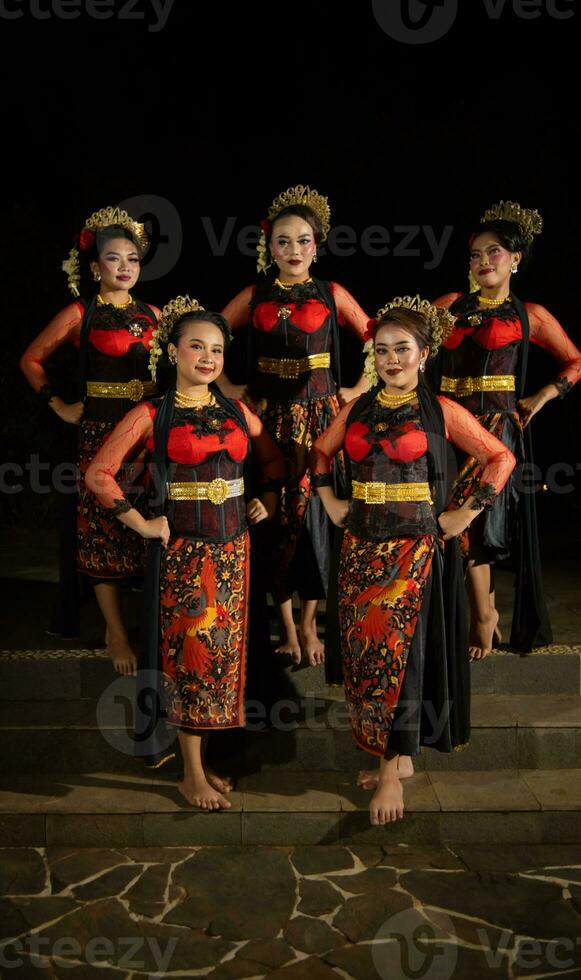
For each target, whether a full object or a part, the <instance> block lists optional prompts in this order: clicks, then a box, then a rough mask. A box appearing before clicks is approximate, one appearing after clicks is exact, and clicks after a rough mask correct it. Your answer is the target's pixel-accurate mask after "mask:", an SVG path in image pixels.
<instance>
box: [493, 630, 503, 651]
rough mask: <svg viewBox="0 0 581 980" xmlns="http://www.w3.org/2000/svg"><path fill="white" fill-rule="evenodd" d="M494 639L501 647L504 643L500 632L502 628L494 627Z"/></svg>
mask: <svg viewBox="0 0 581 980" xmlns="http://www.w3.org/2000/svg"><path fill="white" fill-rule="evenodd" d="M493 639H494V642H495V643H498V645H499V646H500V644H501V643H502V633H501V631H500V627H498V626H495V627H494V633H493Z"/></svg>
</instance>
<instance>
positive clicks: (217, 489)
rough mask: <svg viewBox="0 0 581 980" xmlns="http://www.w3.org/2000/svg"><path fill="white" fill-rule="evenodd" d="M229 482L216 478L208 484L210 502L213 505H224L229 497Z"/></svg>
mask: <svg viewBox="0 0 581 980" xmlns="http://www.w3.org/2000/svg"><path fill="white" fill-rule="evenodd" d="M229 489H230V488H229V487H228V482H227V481H226V480H222V479H221V478H220V477H216V479H215V480H212V482H211V483H208V500H210V501H211V502H212V503H213V504H223V503H224V501H225V500H226V498H227V497H228V491H229Z"/></svg>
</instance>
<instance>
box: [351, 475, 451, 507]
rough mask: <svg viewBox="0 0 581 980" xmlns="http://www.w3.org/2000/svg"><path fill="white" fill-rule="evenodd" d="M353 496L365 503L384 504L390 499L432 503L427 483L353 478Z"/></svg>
mask: <svg viewBox="0 0 581 980" xmlns="http://www.w3.org/2000/svg"><path fill="white" fill-rule="evenodd" d="M353 496H354V498H355V499H356V500H364V501H365V503H366V504H386V503H387V502H388V501H390V500H395V501H398V500H399V501H410V500H416V501H420V500H426V501H427V502H428V503H429V504H431V503H433V500H432V496H431V493H430V485H429V483H360V482H359V480H353Z"/></svg>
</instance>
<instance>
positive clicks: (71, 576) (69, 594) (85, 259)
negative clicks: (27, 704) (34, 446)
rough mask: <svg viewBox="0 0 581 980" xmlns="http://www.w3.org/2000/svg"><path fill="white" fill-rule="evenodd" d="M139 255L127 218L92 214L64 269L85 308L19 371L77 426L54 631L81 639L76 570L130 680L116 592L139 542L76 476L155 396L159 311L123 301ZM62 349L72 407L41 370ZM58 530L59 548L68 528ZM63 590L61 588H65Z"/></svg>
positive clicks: (60, 317) (70, 313) (140, 244)
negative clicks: (73, 358)
mask: <svg viewBox="0 0 581 980" xmlns="http://www.w3.org/2000/svg"><path fill="white" fill-rule="evenodd" d="M146 247H147V235H146V233H145V228H144V226H143V225H142V224H139V223H138V222H137V221H134V220H133V218H131V217H130V216H129V215H128V214H127V212H126V211H121V210H120V209H119V208H116V207H108V208H103V209H102V210H101V211H96V212H95V213H94V214H92V215H91V217H90V218H88V219H87V221H85V223H84V225H83V229H82V231H81V233H80V235H79V240H78V247H77V246H76V245H75V246H74V247H73V248H72V249H71V252H70V255H69V259H68V260H67V261H66V262H64V263H63V269H64V270H65V272H67V274H68V280H69V288H70V289H71V292H72V293H73V295H74V296H76V297H79V285H80V280H81V273H82V272H83V271H86V272H90V273H91V275H92V278H93V281H94V282H95V283H98V292H97V293H96V295H94V296H93V298H92V299H91V300H90V301H88V302H86V301H84V300H82V299H80V298H77V299H76V300H75V302H73V303H71V304H70V305H69V306H67V307H65V309H64V310H61V312H60V313H57V315H56V316H55V317H54V318H53V319H52V320H51V322H50V323H49V324H48V326H47V327H46V328H45V329H44V330H43V331H42V333H41V334H39V336H38V337H37V338H36V340H34V341H33V342H32V344H31V345H30V346H29V347H28V348H27V350H26V351H25V353H24V354H23V356H22V359H21V362H20V366H21V368H22V370H23V372H24V374H25V375H26V377H27V379H28V381H29V382H30V384H31V385H32V387H33V388H34V389H35V391H37V392H38V393H39V394H40V395H41V396H42V397H43V398H45V399H46V401H47V403H48V405H49V406H50V408H51V409H52V410H53V411H54V412H55V413H56V414H57V415H58V416H59V418H61V419H63V421H64V422H67V423H68V424H69V425H78V426H79V427H80V431H79V440H78V465H79V470H80V477H79V492H78V506H77V517H76V540H75V538H74V537H73V535H71V536H70V538H71V547H70V549H69V551H70V556H69V558H70V560H68V561H67V556H66V555H63V553H62V550H63V549H62V545H61V596H60V600H59V601H60V603H61V610H60V612H59V614H58V615H57V624H56V626H55V632H60V633H63V634H64V635H75V634H78V632H79V625H78V599H77V595H78V590H77V585H78V583H77V575H76V571H75V570H74V568H75V566H76V569H78V571H79V572H81V573H82V574H83V575H84V576H87V578H88V580H89V581H90V582H91V583H92V585H93V586H94V588H95V595H96V598H97V602H98V604H99V607H100V609H101V612H102V614H103V618H104V620H105V624H106V644H107V651H108V653H109V655H110V657H111V659H112V660H113V664H114V666H115V669H116V670H117V671H118V672H119V673H121V674H132V673H134V672H135V669H136V658H135V654H134V652H133V650H132V648H131V646H130V643H129V639H128V636H127V632H126V630H125V626H124V624H123V619H122V615H121V604H120V592H119V586H120V585H121V584H122V583H123V582H124V581H127V580H131V579H134V578H135V577H139V576H141V575H142V574H143V569H144V558H145V552H144V548H143V542H142V541H141V539H140V538H139V537H138V536H137V535H136V534H134V533H133V532H132V531H131V530H130V529H128V528H124V527H122V526H121V525H119V524H118V523H117V522H116V521H114V520H111V514H110V512H109V513H108V512H107V511H105V510H104V509H103V508H102V507H100V506H99V505H98V504H97V502H96V500H95V498H94V496H93V494H91V493H88V492H87V489H86V486H85V482H84V475H85V472H86V469H87V465H88V463H89V461H90V460H91V459H92V458H93V456H94V455H95V453H96V452H97V450H98V449H99V447H100V446H101V444H102V443H103V440H104V439H105V438H106V436H107V435H108V433H109V432H110V431H111V430H112V429H113V427H114V426H115V424H116V423H117V422H118V421H119V419H121V418H122V417H123V415H124V414H125V412H126V411H127V409H128V408H129V406H130V405H131V404H132V403H133V402H138V401H140V400H141V399H142V398H144V397H145V396H146V395H151V394H152V393H153V390H154V385H153V383H152V380H151V375H150V372H149V355H150V349H149V348H150V343H151V339H152V335H153V329H154V327H155V324H156V322H157V317H158V315H159V310H158V309H157V308H156V307H154V306H148V305H146V304H145V303H142V302H141V301H140V300H138V299H137V298H136V297H134V296H132V294H131V292H130V290H131V289H133V287H134V286H135V284H136V282H137V280H138V278H139V273H140V268H141V258H142V256H143V253H144V251H145V248H146ZM79 253H80V255H79ZM80 260H81V261H82V264H81V261H80ZM65 343H72V344H74V345H76V346H77V347H78V348H79V364H80V384H79V400H78V401H76V402H74V403H72V404H67V403H65V402H64V401H63V399H62V398H61V397H60V396H59V394H58V392H57V391H53V390H52V388H51V387H50V383H49V378H48V376H47V373H46V371H45V366H44V365H45V362H46V361H47V360H48V358H50V356H51V355H52V354H53V353H54V352H55V351H56V350H57V348H59V347H60V346H61V345H62V344H65ZM63 530H64V536H63V538H62V540H63V541H64V540H66V533H67V527H66V526H65V527H64V529H63ZM69 567H70V572H69ZM64 581H66V582H67V586H66V587H64V588H63V584H64Z"/></svg>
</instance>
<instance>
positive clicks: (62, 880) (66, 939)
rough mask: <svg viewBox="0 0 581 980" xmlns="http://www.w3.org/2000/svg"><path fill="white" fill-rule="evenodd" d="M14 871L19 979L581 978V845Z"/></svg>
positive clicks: (7, 884) (116, 861) (10, 910)
mask: <svg viewBox="0 0 581 980" xmlns="http://www.w3.org/2000/svg"><path fill="white" fill-rule="evenodd" d="M208 819H211V817H209V818H208ZM0 868H1V872H0V883H1V887H2V890H3V892H4V893H5V894H6V898H4V899H2V900H0V923H1V925H0V959H1V961H2V967H3V975H4V970H6V975H7V976H9V977H10V978H12V977H14V978H17V980H18V978H26V980H30V977H31V976H34V977H39V978H43V977H47V978H48V977H51V978H55V977H57V976H58V977H60V976H62V975H66V976H67V977H71V978H73V980H92V978H95V980H97V978H98V977H102V976H103V975H104V971H105V970H106V972H107V975H108V976H111V977H114V978H118V980H137V978H139V977H143V978H147V977H150V976H151V975H154V976H164V977H172V976H176V977H178V976H181V977H183V976H186V975H187V976H189V975H190V974H189V971H192V975H194V974H195V975H198V976H208V977H213V978H214V980H235V978H245V977H247V978H254V980H259V978H263V977H267V976H268V977H269V978H274V980H278V978H280V980H295V978H296V980H302V978H307V977H308V978H314V980H317V978H321V980H325V978H329V980H331V978H332V977H337V976H338V975H339V976H344V977H349V978H354V980H375V978H377V980H385V978H387V977H399V976H402V977H403V976H426V977H432V976H433V977H436V976H437V978H438V980H448V978H452V977H453V978H454V980H462V978H464V977H466V978H468V977H470V978H472V977H478V976H485V977H486V978H489V977H492V978H496V977H504V978H507V980H508V978H509V977H510V978H513V977H514V978H518V977H526V976H531V977H532V976H536V977H538V976H551V975H556V974H558V973H559V972H561V971H565V973H568V974H569V975H571V976H578V975H579V972H578V971H580V972H581V845H570V844H569V845H506V846H505V845H497V846H493V845H489V844H483V845H478V844H466V845H448V846H430V845H411V846H410V845H406V844H401V843H390V844H386V843H383V844H381V845H380V844H377V845H375V844H365V843H361V844H353V845H352V846H350V847H341V846H329V847H327V846H308V845H305V846H301V847H294V848H293V847H284V846H281V847H260V846H257V847H249V846H228V847H196V848H191V847H149V848H144V847H136V848H132V847H125V848H99V849H97V848H93V849H91V848H83V849H75V848H74V847H49V848H41V847H38V848H32V847H27V848H24V847H23V848H19V847H12V848H8V847H6V848H0ZM436 968H437V972H434V970H436ZM564 975H565V974H564Z"/></svg>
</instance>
